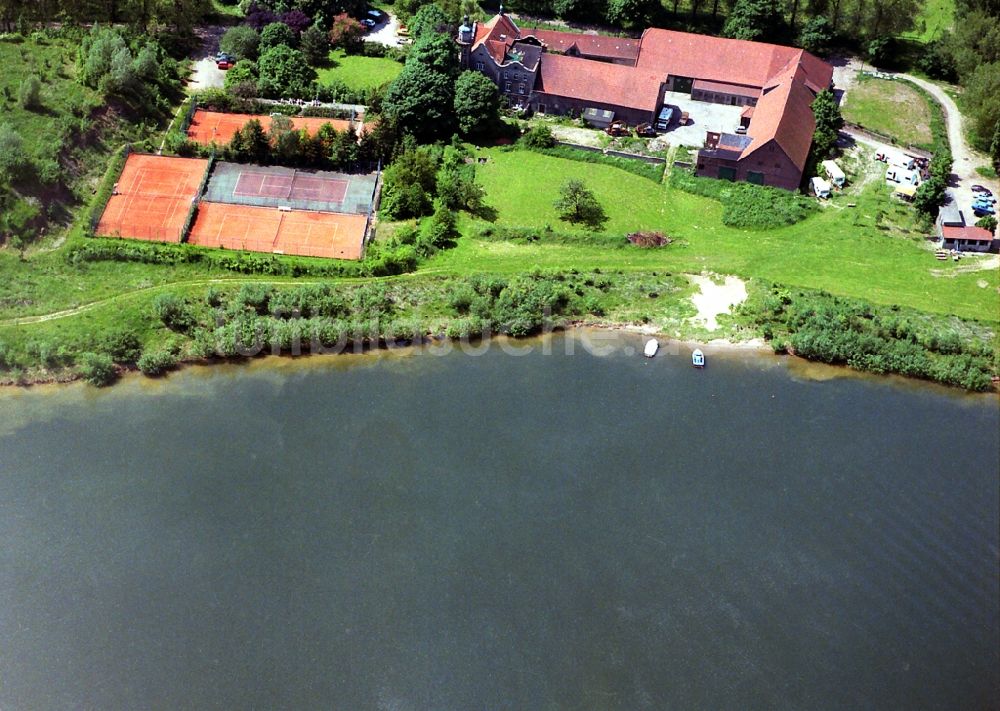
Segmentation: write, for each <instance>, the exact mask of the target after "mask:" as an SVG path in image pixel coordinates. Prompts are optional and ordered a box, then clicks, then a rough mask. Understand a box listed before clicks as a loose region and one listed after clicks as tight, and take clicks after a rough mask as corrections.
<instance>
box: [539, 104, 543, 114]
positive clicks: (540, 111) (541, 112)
mask: <svg viewBox="0 0 1000 711" xmlns="http://www.w3.org/2000/svg"><path fill="white" fill-rule="evenodd" d="M538 113H540V114H544V113H545V104H539V105H538Z"/></svg>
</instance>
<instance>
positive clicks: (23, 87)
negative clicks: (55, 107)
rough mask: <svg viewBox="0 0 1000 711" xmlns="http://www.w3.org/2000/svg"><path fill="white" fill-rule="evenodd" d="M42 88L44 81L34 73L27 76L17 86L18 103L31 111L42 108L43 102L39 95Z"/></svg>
mask: <svg viewBox="0 0 1000 711" xmlns="http://www.w3.org/2000/svg"><path fill="white" fill-rule="evenodd" d="M41 90H42V82H41V81H39V79H38V77H37V76H35V75H34V74H32V75H30V76H28V77H25V78H24V79H23V80H22V81H21V84H20V86H18V88H17V103H19V104H20V105H21V108H23V109H28V110H29V111H31V110H33V109H37V108H41V105H42V102H41V98H40V96H39V94H40V92H41Z"/></svg>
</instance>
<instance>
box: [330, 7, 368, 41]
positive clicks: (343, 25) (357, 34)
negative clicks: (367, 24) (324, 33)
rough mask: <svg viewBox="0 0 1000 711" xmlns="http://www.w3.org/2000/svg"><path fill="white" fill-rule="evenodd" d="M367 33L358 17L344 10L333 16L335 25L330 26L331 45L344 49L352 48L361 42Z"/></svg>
mask: <svg viewBox="0 0 1000 711" xmlns="http://www.w3.org/2000/svg"><path fill="white" fill-rule="evenodd" d="M364 33H365V28H364V26H363V25H362V24H361V23H360V22H359V21H358V20H356V19H354V18H353V17H351V16H350V15H348V14H347V13H346V12H342V13H340V14H339V15H337V16H336V17H334V18H333V26H332V27H331V28H330V45H331V46H332V47H338V48H342V49H350V48H352V47H356V46H358V45H359V44H360V43H361V36H362V35H363V34H364Z"/></svg>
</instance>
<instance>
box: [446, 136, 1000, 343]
mask: <svg viewBox="0 0 1000 711" xmlns="http://www.w3.org/2000/svg"><path fill="white" fill-rule="evenodd" d="M481 155H485V156H488V158H489V161H488V162H487V163H486V164H483V165H479V166H477V176H478V178H479V180H480V181H481V182H482V184H483V187H484V188H485V190H486V196H487V198H486V199H487V202H488V204H489V205H490V206H492V207H493V208H494V209H496V210H497V223H498V224H500V225H511V226H515V225H520V226H530V227H544V226H546V225H551V226H552V228H553V229H555V230H558V231H562V232H574V231H575V232H579V233H580V234H581V235H582V234H584V233H585V229H584V228H575V227H570V226H568V225H567V224H566V223H563V222H560V221H559V219H558V216H557V215H556V211H555V209H554V208H553V207H552V203H553V201H554V200H555V199H556V196H557V194H558V190H559V187H560V186H561V185H562V184H563V183H564V182H565V181H566V180H569V179H570V178H581V179H583V180H584V182H585V183H586V184H587V185H588V186H589V187H590V188H591V189H592V190H594V192H595V193H596V194H597V196H598V200H599V202H601V204H602V206H603V207H604V209H605V211H606V212H607V215H608V218H609V219H608V223H607V225H606V227H605V229H606V231H607V232H610V233H618V234H622V235H623V236H624V233H625V232H627V231H631V230H635V229H655V230H661V231H663V232H665V233H667V234H668V235H669V236H671V237H673V238H675V240H677V241H675V243H674V244H672V245H670V246H668V247H666V248H662V249H656V250H640V249H631V248H621V249H608V248H606V247H601V246H590V245H581V246H579V247H577V246H572V245H565V244H520V243H509V242H488V241H479V240H475V239H466V240H462V241H461V243H460V244H459V246H458V247H457V248H456V249H453V250H449V251H447V252H443V253H441V254H440V255H439V256H437V257H435V258H434V259H433V260H431V261H430V262H429V263H428V264H427V266H426V269H428V270H440V271H444V272H452V273H456V274H463V273H470V272H476V271H485V272H489V271H497V272H518V271H526V270H529V269H531V268H532V267H534V266H535V265H538V266H541V267H543V268H560V269H571V268H577V269H593V268H595V267H596V268H600V269H605V270H607V269H612V270H628V271H642V270H658V269H665V270H670V271H674V272H700V271H702V270H710V271H715V272H719V273H724V274H735V275H738V276H742V277H761V278H764V279H769V280H772V281H777V282H782V283H785V284H789V285H794V286H803V287H811V288H818V289H825V290H827V291H830V292H832V293H835V294H841V295H845V296H855V297H859V298H865V299H869V300H871V301H874V302H877V303H882V304H899V305H904V306H911V307H913V308H917V309H921V310H924V311H930V312H935V313H951V314H955V315H958V316H961V317H963V318H971V319H980V320H986V321H991V322H993V323H996V322H997V320H998V318H997V314H998V313H1000V310H998V306H1000V304H998V297H997V286H998V284H1000V279H998V274H997V271H996V270H988V271H976V272H968V271H965V270H964V269H962V268H961V267H958V268H956V266H957V265H955V264H954V263H952V262H938V261H936V260H935V259H934V258H933V255H932V254H931V253H930V252H929V251H928V250H927V249H926V248H925V246H924V245H925V242H924V239H923V235H922V234H921V233H920V232H919V231H917V230H916V229H915V227H914V225H913V214H912V210H911V209H910V208H908V207H905V206H903V205H901V204H899V203H895V202H893V201H891V199H890V198H889V196H888V194H887V192H886V190H885V188H884V187H883V186H881V185H875V184H873V185H871V186H869V187H867V188H865V190H864V192H863V193H862V194H860V195H851V196H850V197H840V198H837V199H835V200H834V201H833V203H832V204H831V205H829V206H828V207H826V208H825V209H824V210H822V211H821V212H820V213H819V214H817V215H815V216H813V217H810V218H808V219H806V220H804V221H803V222H800V223H798V224H796V225H792V226H790V227H785V228H781V229H775V230H767V231H751V230H739V229H733V228H729V227H726V226H724V225H723V224H722V222H721V213H722V206H721V205H720V204H719V203H718V202H717V201H715V200H711V199H708V198H703V197H699V196H696V195H690V194H688V193H685V192H681V191H677V190H673V189H671V188H669V187H667V186H665V185H658V184H656V183H653V182H651V181H649V180H646V179H644V178H641V177H638V176H634V175H631V174H629V173H625V172H623V171H621V170H618V169H616V168H612V167H607V166H602V165H593V164H583V163H578V162H575V161H569V160H564V159H560V158H552V157H549V156H544V155H540V154H536V153H531V152H527V151H503V150H500V149H488V150H485V151H482V152H481ZM539 175H544V176H545V180H544V181H539V180H537V179H536V178H537V176H539ZM848 202H853V203H855V204H856V207H853V208H851V207H847V204H848ZM880 213H884V214H881V216H880ZM877 223H878V224H877ZM894 223H895V224H896V225H900V226H897V227H890V225H892V224H894ZM484 224H485V223H481V224H479V225H477V224H474V223H473V224H469V225H468V231H471V232H475V231H476V230H477V229H479V228H480V227H482V226H483V225H484ZM983 285H985V286H983Z"/></svg>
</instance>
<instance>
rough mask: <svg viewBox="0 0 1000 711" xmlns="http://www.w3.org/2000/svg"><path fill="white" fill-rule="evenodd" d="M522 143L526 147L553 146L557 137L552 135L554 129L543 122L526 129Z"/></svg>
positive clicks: (521, 139)
mask: <svg viewBox="0 0 1000 711" xmlns="http://www.w3.org/2000/svg"><path fill="white" fill-rule="evenodd" d="M520 143H521V145H522V146H524V147H525V148H552V147H553V146H555V145H556V139H555V136H553V135H552V129H550V128H549V127H548V126H545V125H544V124H542V125H538V126H532V127H531V128H529V129H528V130H527V131H525V132H524V135H523V136H521V138H520Z"/></svg>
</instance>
